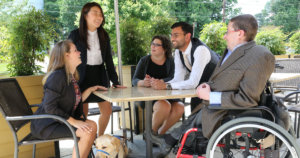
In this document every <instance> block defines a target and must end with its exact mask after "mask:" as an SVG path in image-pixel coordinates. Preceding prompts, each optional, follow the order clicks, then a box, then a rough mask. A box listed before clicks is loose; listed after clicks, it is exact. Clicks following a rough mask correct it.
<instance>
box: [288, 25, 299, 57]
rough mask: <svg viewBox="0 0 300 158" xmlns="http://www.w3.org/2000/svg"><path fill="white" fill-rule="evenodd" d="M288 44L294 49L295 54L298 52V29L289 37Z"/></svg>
mask: <svg viewBox="0 0 300 158" xmlns="http://www.w3.org/2000/svg"><path fill="white" fill-rule="evenodd" d="M290 46H291V48H292V49H294V50H295V53H296V54H300V30H298V31H297V32H296V33H294V34H293V36H292V37H291V38H290Z"/></svg>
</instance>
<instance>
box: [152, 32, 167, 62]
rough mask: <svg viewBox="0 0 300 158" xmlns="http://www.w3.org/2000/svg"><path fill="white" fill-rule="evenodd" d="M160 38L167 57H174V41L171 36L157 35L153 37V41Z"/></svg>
mask: <svg viewBox="0 0 300 158" xmlns="http://www.w3.org/2000/svg"><path fill="white" fill-rule="evenodd" d="M155 39H159V40H160V41H161V43H162V47H163V49H164V50H165V55H166V58H170V57H172V43H171V41H170V39H169V37H167V36H164V35H156V36H154V37H153V38H152V40H151V43H152V42H153V41H154V40H155Z"/></svg>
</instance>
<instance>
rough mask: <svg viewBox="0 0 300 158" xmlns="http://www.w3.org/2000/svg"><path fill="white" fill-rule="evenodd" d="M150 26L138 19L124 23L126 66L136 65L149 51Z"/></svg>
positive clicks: (123, 52) (121, 29) (123, 39)
mask: <svg viewBox="0 0 300 158" xmlns="http://www.w3.org/2000/svg"><path fill="white" fill-rule="evenodd" d="M148 30H149V25H148V24H147V23H146V22H144V21H142V20H140V19H137V18H130V19H126V20H124V21H122V23H121V26H120V32H121V47H122V62H123V64H124V65H136V64H137V63H138V61H139V60H140V58H141V57H143V56H145V55H146V54H147V52H148V50H149V47H150V43H148V40H149V38H151V37H149V36H148V35H149V33H148Z"/></svg>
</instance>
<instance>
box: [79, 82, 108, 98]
mask: <svg viewBox="0 0 300 158" xmlns="http://www.w3.org/2000/svg"><path fill="white" fill-rule="evenodd" d="M96 90H102V91H107V88H106V87H103V86H98V85H97V86H92V87H90V88H88V89H86V90H85V91H84V92H83V93H82V101H85V100H86V99H87V98H88V96H89V95H90V94H91V93H93V92H94V91H96Z"/></svg>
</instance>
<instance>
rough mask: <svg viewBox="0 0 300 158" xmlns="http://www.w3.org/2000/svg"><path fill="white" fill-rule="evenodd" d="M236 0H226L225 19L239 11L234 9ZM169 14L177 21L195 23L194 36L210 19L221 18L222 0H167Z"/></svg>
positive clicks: (219, 19)
mask: <svg viewBox="0 0 300 158" xmlns="http://www.w3.org/2000/svg"><path fill="white" fill-rule="evenodd" d="M236 3H237V0H227V1H226V6H225V10H226V19H229V18H230V17H231V16H233V15H234V16H236V15H238V14H239V13H240V9H234V7H233V6H234V5H235V4H236ZM168 7H169V12H170V13H169V14H170V15H171V16H174V17H175V18H176V19H177V21H185V22H187V23H189V24H196V25H195V29H194V36H195V37H199V36H198V34H197V33H198V32H200V31H201V30H202V29H203V26H204V25H205V24H207V23H210V22H211V21H221V20H222V9H223V1H220V0H210V1H207V0H176V1H169V6H168Z"/></svg>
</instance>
